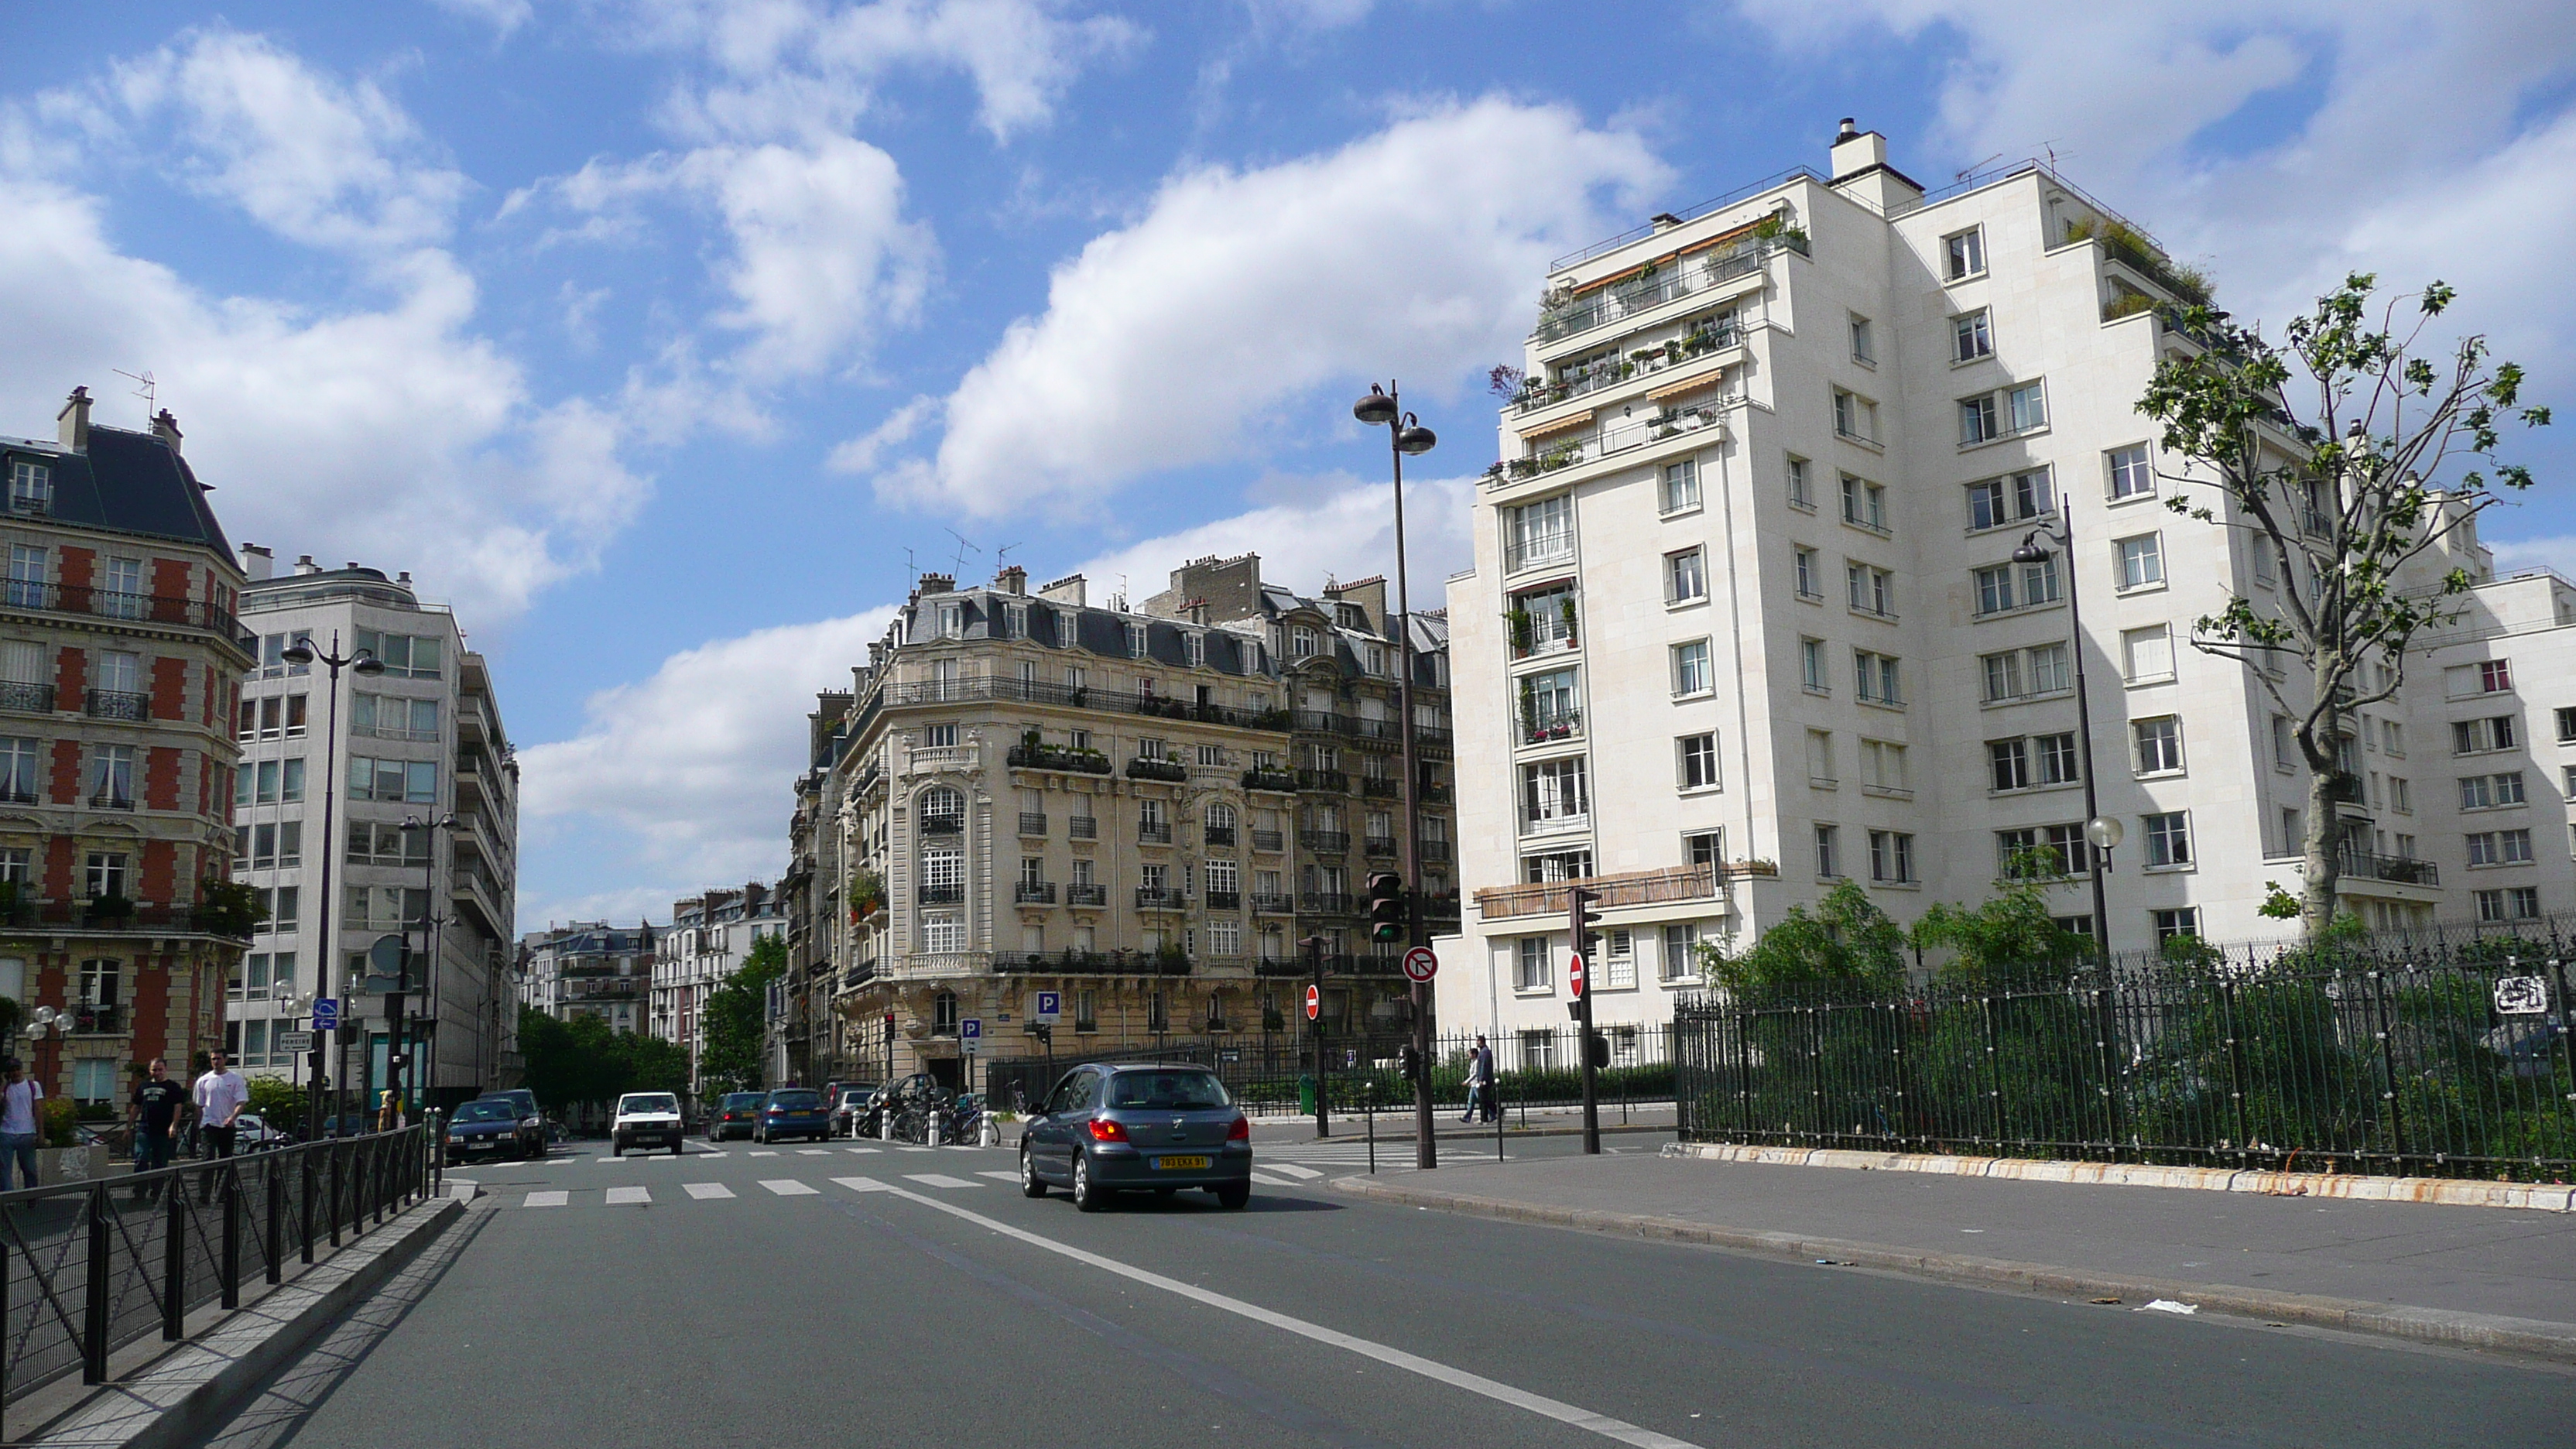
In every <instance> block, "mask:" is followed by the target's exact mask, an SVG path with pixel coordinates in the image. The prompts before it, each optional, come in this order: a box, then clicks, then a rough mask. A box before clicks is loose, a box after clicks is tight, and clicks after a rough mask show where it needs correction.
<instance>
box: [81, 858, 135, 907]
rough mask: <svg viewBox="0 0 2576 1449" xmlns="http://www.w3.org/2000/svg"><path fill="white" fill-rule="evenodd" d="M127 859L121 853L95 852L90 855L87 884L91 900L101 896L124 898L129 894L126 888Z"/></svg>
mask: <svg viewBox="0 0 2576 1449" xmlns="http://www.w3.org/2000/svg"><path fill="white" fill-rule="evenodd" d="M125 859H126V858H125V855H124V853H123V852H121V851H112V850H93V851H91V852H90V853H89V861H88V871H87V879H86V884H87V885H88V887H89V898H90V899H91V900H97V899H98V898H99V897H101V896H117V897H123V896H125V895H127V894H128V892H127V891H126V888H125V884H126V879H125Z"/></svg>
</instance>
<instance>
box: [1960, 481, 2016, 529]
mask: <svg viewBox="0 0 2576 1449" xmlns="http://www.w3.org/2000/svg"><path fill="white" fill-rule="evenodd" d="M2005 497H2006V495H2005V492H2004V480H2002V479H2001V478H1988V479H1986V480H1985V481H1984V482H1982V483H1971V484H1969V485H1968V527H1970V528H1972V529H1979V528H2001V527H2003V526H2004V525H2005V524H2007V523H2010V522H2012V521H2013V518H2012V514H2011V512H2010V511H2009V509H2008V508H2007V506H2006V504H2005V501H2004V500H2005Z"/></svg>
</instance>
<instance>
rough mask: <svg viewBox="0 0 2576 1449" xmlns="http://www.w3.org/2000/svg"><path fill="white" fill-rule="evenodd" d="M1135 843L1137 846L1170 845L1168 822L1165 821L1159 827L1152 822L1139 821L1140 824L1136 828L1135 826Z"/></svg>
mask: <svg viewBox="0 0 2576 1449" xmlns="http://www.w3.org/2000/svg"><path fill="white" fill-rule="evenodd" d="M1136 843H1137V844H1139V845H1169V844H1171V843H1172V826H1171V822H1170V821H1165V822H1163V823H1162V824H1160V825H1157V824H1154V823H1153V822H1152V821H1141V822H1139V823H1138V824H1137V826H1136Z"/></svg>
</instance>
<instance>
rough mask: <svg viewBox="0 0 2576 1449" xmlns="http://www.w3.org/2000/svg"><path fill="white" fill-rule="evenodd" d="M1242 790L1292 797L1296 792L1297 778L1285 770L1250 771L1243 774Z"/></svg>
mask: <svg viewBox="0 0 2576 1449" xmlns="http://www.w3.org/2000/svg"><path fill="white" fill-rule="evenodd" d="M1243 788H1245V789H1247V790H1270V791H1274V792H1276V793H1278V794H1281V795H1293V794H1295V793H1296V792H1297V777H1296V776H1294V775H1292V774H1290V773H1288V772H1287V771H1286V770H1272V769H1260V768H1255V769H1250V770H1246V771H1244V772H1243Z"/></svg>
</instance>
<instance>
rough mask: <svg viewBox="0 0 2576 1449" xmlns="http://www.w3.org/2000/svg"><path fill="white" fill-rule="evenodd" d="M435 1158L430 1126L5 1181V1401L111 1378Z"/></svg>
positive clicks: (265, 1279)
mask: <svg viewBox="0 0 2576 1449" xmlns="http://www.w3.org/2000/svg"><path fill="white" fill-rule="evenodd" d="M437 1171H438V1161H437V1157H436V1152H435V1147H434V1144H433V1143H432V1140H431V1135H430V1129H429V1128H428V1127H427V1126H425V1125H423V1126H413V1127H409V1128H405V1129H404V1130H402V1131H399V1132H380V1133H370V1134H368V1135H365V1136H358V1137H346V1138H333V1139H327V1140H324V1141H320V1142H313V1143H308V1144H306V1145H303V1146H299V1147H286V1148H279V1149H275V1150H272V1151H267V1152H254V1153H247V1154H243V1155H240V1156H235V1157H229V1158H223V1159H220V1160H214V1161H205V1162H192V1163H187V1164H183V1165H180V1166H175V1167H167V1168H161V1169H158V1170H155V1171H151V1172H138V1173H132V1174H118V1175H116V1176H113V1177H105V1178H100V1179H96V1180H93V1181H88V1182H74V1183H63V1184H60V1185H56V1186H50V1187H35V1188H25V1189H21V1190H19V1191H15V1192H7V1193H0V1404H10V1403H16V1402H18V1401H20V1400H22V1399H24V1398H25V1397H26V1396H27V1395H28V1394H30V1393H33V1392H35V1391H36V1390H38V1389H41V1388H43V1387H45V1386H46V1385H47V1384H50V1383H53V1382H55V1381H56V1380H58V1379H61V1378H64V1377H66V1376H68V1375H70V1374H73V1373H78V1374H79V1375H81V1379H82V1382H84V1383H91V1384H98V1383H105V1382H106V1381H107V1377H108V1357H109V1355H110V1354H112V1353H114V1352H116V1351H117V1350H118V1349H120V1348H123V1347H125V1346H126V1345H128V1344H131V1343H134V1342H135V1341H137V1340H139V1339H142V1338H145V1337H147V1336H149V1335H151V1334H153V1333H155V1332H158V1333H159V1334H160V1335H161V1337H162V1338H163V1339H164V1340H167V1341H171V1342H176V1341H178V1340H180V1339H181V1338H183V1337H185V1336H186V1327H185V1325H186V1319H187V1315H188V1313H189V1312H190V1311H192V1310H194V1309H198V1308H202V1307H204V1306H206V1305H207V1304H209V1303H215V1304H219V1305H220V1306H222V1307H224V1308H236V1307H239V1306H240V1305H241V1302H242V1297H243V1293H244V1290H245V1289H246V1288H247V1289H249V1290H250V1291H251V1292H252V1294H253V1295H254V1296H256V1294H257V1293H258V1292H259V1291H260V1289H261V1286H262V1285H267V1286H274V1285H276V1284H278V1283H280V1282H282V1281H284V1280H285V1278H286V1277H287V1276H288V1275H289V1274H290V1272H292V1271H295V1270H294V1269H290V1267H289V1266H288V1265H289V1264H290V1263H292V1264H294V1265H296V1268H298V1269H300V1268H301V1267H302V1266H303V1265H306V1264H310V1263H311V1262H313V1260H314V1255H315V1252H316V1250H317V1248H320V1249H325V1250H327V1249H330V1248H337V1247H339V1246H340V1244H341V1242H342V1240H343V1238H344V1237H346V1238H347V1239H350V1240H355V1239H356V1238H357V1237H359V1236H362V1235H364V1234H365V1233H366V1232H367V1231H368V1230H369V1229H370V1228H373V1227H376V1226H380V1225H381V1224H382V1223H383V1222H384V1221H385V1219H386V1217H387V1216H389V1215H390V1214H393V1213H398V1212H400V1211H401V1210H402V1209H403V1208H404V1207H406V1206H408V1205H410V1204H411V1203H412V1202H415V1201H417V1200H418V1199H420V1198H422V1197H425V1196H427V1195H428V1194H429V1193H430V1192H431V1191H432V1190H433V1189H434V1186H435V1181H436V1177H437Z"/></svg>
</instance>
